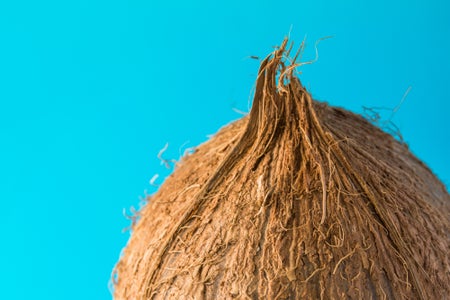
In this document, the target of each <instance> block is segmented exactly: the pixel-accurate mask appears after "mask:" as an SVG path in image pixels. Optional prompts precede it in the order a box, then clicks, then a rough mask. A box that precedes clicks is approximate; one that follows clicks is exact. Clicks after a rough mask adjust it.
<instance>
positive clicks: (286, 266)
mask: <svg viewBox="0 0 450 300" xmlns="http://www.w3.org/2000/svg"><path fill="white" fill-rule="evenodd" d="M287 43H288V41H287V40H285V41H284V42H283V43H282V45H281V46H280V47H279V48H278V49H277V50H275V51H274V52H273V53H272V54H271V55H269V56H268V57H267V58H266V59H265V60H263V61H262V63H261V66H260V70H259V73H258V77H257V83H256V90H255V95H254V100H253V107H252V109H251V111H250V113H249V115H248V116H245V117H243V118H242V119H240V120H237V121H235V122H233V123H231V124H229V125H228V126H226V127H224V128H223V129H221V130H220V131H219V132H218V133H217V134H216V135H215V136H214V137H213V138H211V139H210V140H209V141H207V142H206V143H204V144H202V145H200V146H199V147H197V148H196V150H195V152H194V153H193V154H191V155H189V156H187V157H184V158H183V159H182V160H181V161H180V162H179V164H178V166H177V167H176V169H175V171H174V172H173V174H172V175H171V176H170V177H168V178H167V179H166V181H165V183H164V184H163V185H162V186H161V187H160V189H159V190H158V192H156V193H155V194H154V195H153V196H150V197H149V199H148V204H146V206H145V207H144V208H143V209H142V210H141V211H140V213H139V221H138V222H137V224H135V225H134V226H133V228H132V234H131V238H130V240H129V242H128V244H127V246H126V248H125V249H124V251H123V255H122V257H121V259H120V261H119V262H118V264H117V265H116V269H115V277H116V280H115V283H114V289H115V290H114V295H115V298H116V299H232V298H237V299H443V298H445V297H448V295H450V287H449V282H450V258H449V255H448V251H449V249H450V234H449V232H450V230H449V229H450V220H449V216H450V196H449V194H448V192H447V190H446V188H445V186H444V185H443V184H442V183H441V182H440V181H439V180H438V179H437V178H436V176H435V175H433V173H432V172H431V171H430V169H429V168H428V167H427V166H426V165H425V164H424V163H422V162H421V161H420V160H419V159H417V158H416V157H415V156H414V155H413V154H412V153H411V152H410V151H409V150H408V147H407V146H406V145H405V144H404V143H401V142H399V141H397V140H396V139H394V138H393V137H392V136H391V135H389V134H387V133H385V132H383V131H382V130H380V129H379V128H378V127H376V126H374V125H373V124H371V123H370V122H368V121H367V120H366V119H364V118H363V117H362V116H360V115H356V114H354V113H351V112H349V111H346V110H344V109H341V108H336V107H331V106H329V105H327V104H326V103H321V102H318V101H315V100H313V99H312V97H311V95H310V94H309V93H308V92H307V90H306V89H305V88H304V86H302V84H301V82H300V81H299V79H298V77H297V75H296V74H295V73H294V70H295V68H296V67H297V66H298V65H297V64H296V63H295V59H294V60H288V59H287V58H288V57H289V52H290V49H291V48H288V47H287ZM287 61H290V63H287Z"/></svg>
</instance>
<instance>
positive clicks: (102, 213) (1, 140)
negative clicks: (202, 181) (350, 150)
mask: <svg viewBox="0 0 450 300" xmlns="http://www.w3.org/2000/svg"><path fill="white" fill-rule="evenodd" d="M448 3H449V2H448V1H443V0H426V1H425V0H420V1H419V0H409V1H403V0H399V1H392V0H389V1H388V0H380V1H370V2H367V1H356V0H354V1H331V0H329V1H326V0H322V1H321V0H318V1H268V0H258V1H237V0H232V1H155V0H147V1H138V0H135V1H131V0H130V1H125V0H121V1H119V0H109V1H100V0H89V1H87V0H76V1H75V0H67V1H56V0H55V1H51V0H43V1H27V0H17V1H1V2H0V46H1V47H0V151H1V152H0V153H1V155H0V192H1V194H0V197H1V198H0V199H1V207H2V216H1V217H0V230H1V247H0V257H1V259H2V263H1V269H0V270H1V272H0V290H1V292H0V298H1V299H46V300H52V299H69V300H70V299H110V298H111V294H110V292H109V290H108V280H109V276H110V274H111V270H112V268H113V267H114V264H115V262H116V261H117V259H118V258H119V254H120V251H121V249H122V247H124V246H125V244H126V241H127V239H128V237H129V233H128V232H126V233H122V229H123V228H125V227H127V226H128V225H129V221H128V220H127V219H126V218H125V217H124V216H123V209H126V211H127V212H129V209H130V207H131V206H134V207H135V208H136V207H138V205H139V201H140V200H139V198H140V197H143V196H145V195H146V194H151V193H153V192H154V191H155V187H153V186H152V185H150V183H149V180H150V179H152V178H154V179H155V178H156V177H154V175H155V174H159V177H158V178H156V179H155V181H154V183H155V184H160V183H161V182H162V181H163V179H164V177H165V176H167V174H169V172H170V170H167V169H165V167H164V166H162V165H161V164H160V161H159V160H158V159H157V154H158V152H159V150H161V149H162V148H163V147H164V146H165V145H166V143H169V146H168V149H167V151H166V152H165V154H164V155H165V157H166V158H175V159H178V158H179V156H180V153H182V152H183V151H184V149H186V148H189V147H192V146H195V145H197V144H199V143H201V142H203V141H205V140H206V139H207V135H208V134H212V133H214V132H216V131H217V130H218V129H219V128H220V127H221V126H223V125H225V124H227V123H228V122H230V121H231V120H234V119H237V118H239V117H240V116H241V115H240V114H239V113H237V112H236V111H237V110H238V111H244V112H245V111H248V109H249V97H250V95H251V90H252V87H253V84H254V80H255V76H256V73H257V69H258V63H259V62H258V60H255V59H252V58H249V57H250V56H258V57H264V56H265V55H267V54H268V53H270V52H271V51H272V50H273V48H272V46H274V45H278V44H279V43H280V42H281V41H282V39H283V38H284V37H285V36H286V35H288V34H290V37H291V39H292V40H293V41H295V42H296V44H297V45H298V44H299V43H300V42H301V41H302V40H303V39H304V38H305V37H306V40H307V48H306V50H305V53H304V60H309V59H312V58H314V55H315V52H314V42H315V41H316V40H318V39H320V38H322V37H325V36H330V35H332V36H333V38H331V39H327V40H324V41H322V42H321V43H320V44H319V46H318V51H319V60H318V61H317V62H316V63H314V64H312V65H307V66H304V67H302V68H301V71H302V75H301V80H302V82H303V83H304V84H305V85H306V86H307V87H308V89H309V90H310V91H311V93H312V94H313V96H314V97H315V98H317V99H319V100H324V101H328V102H329V103H331V104H333V105H338V106H343V107H346V108H347V109H350V110H353V111H355V112H362V111H363V109H362V107H363V106H366V107H385V108H390V109H391V110H392V109H393V108H395V107H397V105H398V104H399V103H400V102H401V101H402V99H403V96H404V94H405V93H406V92H407V91H408V90H409V93H408V95H407V97H406V98H405V100H404V101H403V103H402V105H401V107H400V109H398V110H396V113H395V114H394V116H393V118H392V119H391V111H390V110H380V112H381V113H382V114H381V121H393V122H394V124H395V125H396V126H397V127H398V128H399V129H400V131H401V133H402V135H403V138H404V140H405V141H406V143H408V145H409V146H410V148H411V149H412V151H413V152H414V153H415V154H416V155H417V156H418V157H419V158H421V159H422V160H423V161H425V162H426V163H427V164H428V165H429V166H430V168H431V169H432V170H433V171H434V172H435V173H436V174H437V175H438V176H439V178H440V179H441V180H443V181H444V182H445V183H446V185H447V186H449V183H450V168H449V167H450V164H449V159H448V158H447V155H449V153H450V152H449V145H450V143H449V140H450V133H449V130H448V121H449V117H450V115H449V100H450V88H449V86H450V79H449V73H450V55H449V53H450V7H449V4H448ZM410 87H411V88H410ZM409 88H410V89H409Z"/></svg>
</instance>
